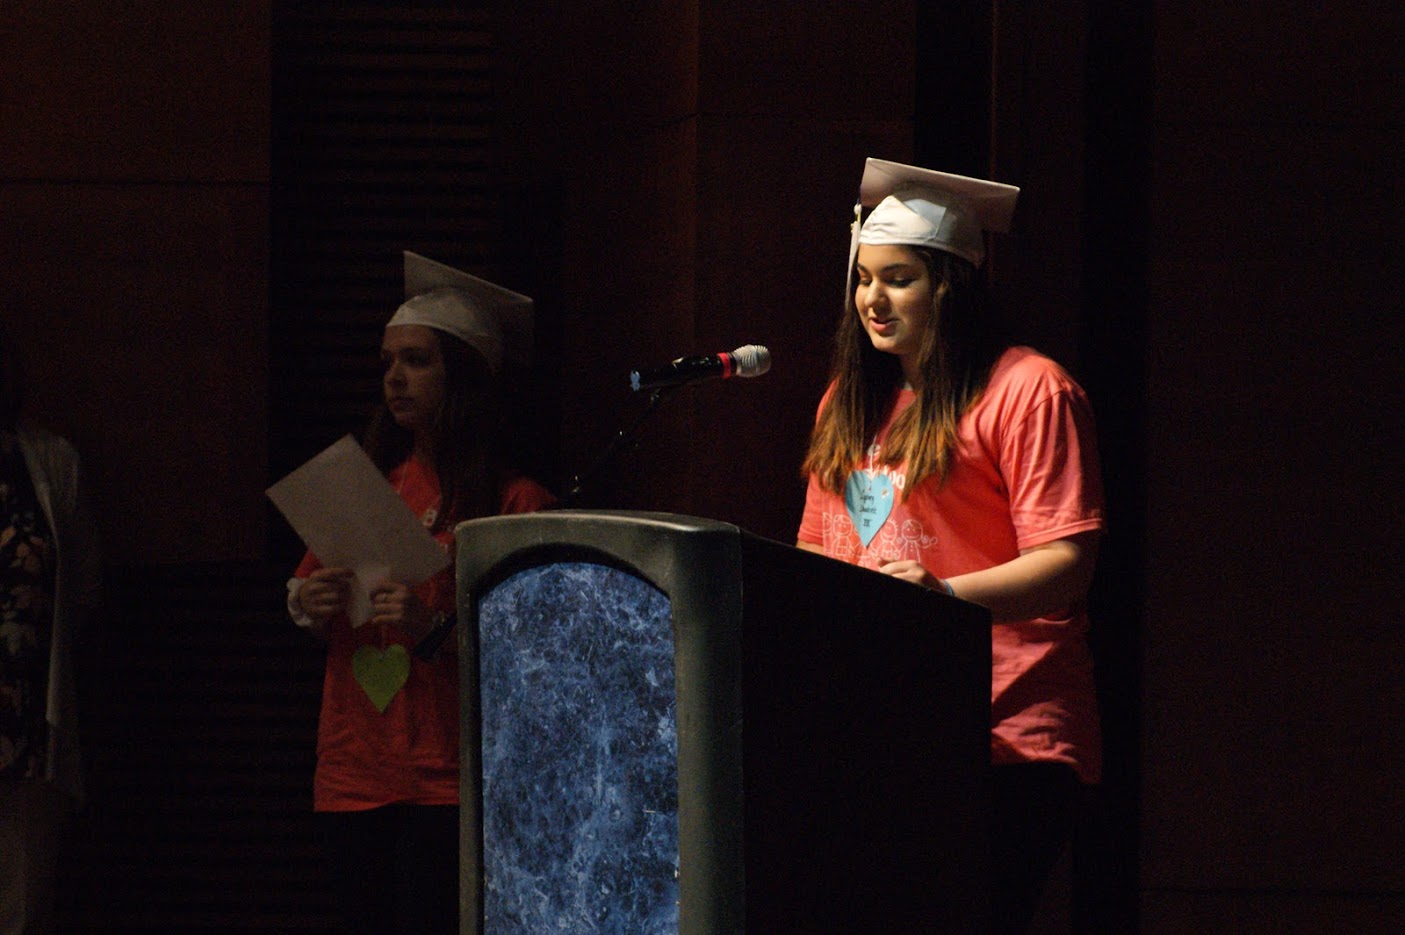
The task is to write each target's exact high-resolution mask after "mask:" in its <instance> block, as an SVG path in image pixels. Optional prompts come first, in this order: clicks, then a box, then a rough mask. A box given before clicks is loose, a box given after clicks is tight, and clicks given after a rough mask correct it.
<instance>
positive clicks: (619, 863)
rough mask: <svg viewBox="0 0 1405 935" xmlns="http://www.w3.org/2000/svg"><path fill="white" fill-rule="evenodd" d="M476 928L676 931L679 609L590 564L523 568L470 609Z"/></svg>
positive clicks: (526, 934) (643, 586)
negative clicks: (478, 733)
mask: <svg viewBox="0 0 1405 935" xmlns="http://www.w3.org/2000/svg"><path fill="white" fill-rule="evenodd" d="M478 643H479V647H480V649H479V697H480V700H481V705H482V775H483V782H482V816H483V819H482V820H483V867H484V881H483V893H484V896H483V930H484V931H485V932H489V933H492V935H510V933H511V935H515V933H523V935H536V933H541V932H621V933H639V935H674V933H676V932H677V931H678V732H677V728H676V725H675V713H674V678H673V654H674V650H673V638H672V615H671V610H670V606H669V600H668V598H667V596H666V595H664V594H663V593H662V592H661V591H659V590H658V589H657V588H655V587H654V586H653V585H651V584H649V583H648V582H647V581H644V580H642V579H640V578H638V577H635V576H633V575H630V574H627V573H626V572H624V571H621V570H619V569H616V568H611V567H609V566H605V565H599V564H593V563H588V562H558V563H552V564H547V565H540V566H537V567H535V568H530V569H527V570H525V571H521V572H518V573H516V574H514V575H513V576H512V577H510V578H508V579H507V580H505V581H503V582H502V583H501V584H499V585H497V586H496V587H495V588H493V589H492V590H491V591H489V592H487V593H486V594H485V595H484V597H483V598H482V600H481V602H480V605H479V612H478Z"/></svg>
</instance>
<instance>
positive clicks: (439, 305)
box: [289, 252, 553, 933]
mask: <svg viewBox="0 0 1405 935" xmlns="http://www.w3.org/2000/svg"><path fill="white" fill-rule="evenodd" d="M405 291H406V296H407V298H406V300H405V303H404V304H403V305H401V306H400V308H399V309H398V310H397V311H396V313H395V315H394V316H393V317H392V318H391V319H390V321H389V322H388V323H387V325H386V328H385V333H384V335H383V337H382V340H381V362H382V365H383V367H384V377H383V380H382V392H383V397H384V398H383V402H382V404H381V405H380V407H379V408H378V410H377V412H376V413H375V415H374V416H373V417H372V419H371V423H370V426H369V428H368V429H367V432H366V437H365V440H364V445H365V447H366V449H367V452H368V453H369V454H370V456H371V459H372V461H374V462H375V463H376V465H377V466H378V467H379V468H380V469H381V471H382V472H384V473H385V475H386V479H387V480H388V481H389V482H390V484H391V486H392V487H394V488H395V491H396V493H397V494H399V496H400V498H401V499H402V500H404V502H405V503H406V504H407V505H408V506H409V507H410V509H411V510H412V511H413V512H414V513H415V515H417V516H419V517H420V518H421V520H422V522H423V523H424V525H425V527H426V528H428V529H429V531H430V533H431V534H432V535H433V537H434V538H435V539H436V540H437V541H438V542H439V543H440V545H441V546H442V547H443V548H444V549H445V550H446V551H449V552H450V555H451V557H452V554H453V553H452V546H453V529H454V526H455V525H456V524H457V523H459V522H460V521H462V520H465V519H471V518H474V517H480V516H492V515H497V514H505V513H523V512H530V511H532V510H536V509H539V508H541V507H543V506H546V505H547V504H549V503H550V502H551V501H552V499H553V498H552V496H551V494H550V493H548V492H547V491H546V490H545V489H544V488H543V487H542V486H541V485H539V484H537V483H535V482H534V481H532V480H530V479H529V478H526V477H524V476H521V475H520V474H517V473H515V472H514V471H512V470H511V469H510V468H509V466H508V465H507V464H506V463H505V462H504V458H503V455H502V448H501V445H500V441H501V438H502V435H501V433H502V431H503V428H504V427H503V425H502V424H501V421H500V419H501V415H502V411H503V409H502V405H501V400H500V399H499V391H500V387H501V382H500V380H499V377H500V375H501V373H502V371H503V369H504V368H505V367H508V366H522V365H524V364H525V363H526V358H527V353H528V349H529V336H530V326H531V302H530V300H529V299H526V298H525V297H524V296H518V295H516V294H515V293H512V292H509V291H508V290H505V289H502V288H500V287H498V286H495V285H493V284H492V283H487V282H484V281H483V280H480V279H477V278H476V277H472V276H469V275H467V274H465V273H462V272H459V271H457V270H454V269H451V268H449V267H447V266H444V265H442V264H439V263H436V262H434V261H432V260H428V259H425V258H423V257H420V256H417V255H416V254H413V253H408V252H407V253H406V254H405ZM348 508H349V509H354V504H349V505H348ZM358 587H369V588H370V603H371V614H370V618H369V620H367V621H366V622H365V624H364V625H362V626H359V627H353V626H352V625H351V621H350V619H349V616H348V610H349V609H350V608H351V606H352V601H353V589H354V588H358ZM455 599H456V597H455V584H454V575H453V566H452V564H451V565H450V567H449V568H447V569H446V570H444V571H442V572H440V573H439V574H437V575H435V576H434V577H432V578H430V579H429V580H428V581H425V582H423V583H419V584H415V585H411V584H408V583H404V582H397V581H381V582H358V581H356V579H355V576H354V575H353V574H352V572H351V571H350V570H349V569H346V568H324V567H322V565H321V563H320V562H319V561H318V559H317V557H316V556H315V555H312V554H309V555H307V556H306V557H305V558H304V559H303V561H302V563H301V565H299V566H298V569H297V571H296V573H295V575H294V577H293V579H292V580H291V581H290V582H289V610H290V612H291V613H292V616H293V619H294V621H295V622H296V623H298V624H299V625H301V626H304V627H306V628H308V629H309V630H311V631H313V632H315V633H317V634H319V635H320V636H321V637H322V638H324V639H325V641H326V644H327V663H326V674H325V677H324V682H323V691H322V711H321V716H320V719H319V724H318V739H317V770H316V774H315V777H314V781H313V799H314V808H315V809H316V811H317V812H318V813H319V814H320V815H321V816H322V818H321V821H322V830H323V835H324V839H325V841H326V844H327V850H328V852H329V855H330V857H331V860H332V867H333V875H334V879H335V882H336V885H337V896H338V900H339V903H340V905H341V908H342V909H343V911H344V913H345V916H346V925H347V926H348V928H347V931H354V932H368V933H369V932H456V931H458V827H459V825H458V801H459V741H458V736H459V735H458V723H459V690H458V660H457V656H456V653H455V651H454V647H455V640H454V638H453V637H452V635H450V634H449V631H450V630H451V629H452V628H453V626H454V611H455ZM429 648H433V652H432V654H431V653H429V652H427V651H426V650H427V649H429ZM416 649H419V652H418V653H417V652H416ZM423 656H427V657H428V658H421V657H423Z"/></svg>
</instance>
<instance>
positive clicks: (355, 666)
mask: <svg viewBox="0 0 1405 935" xmlns="http://www.w3.org/2000/svg"><path fill="white" fill-rule="evenodd" d="M351 672H352V674H353V675H355V676H356V682H357V684H358V685H360V686H361V689H362V691H364V692H365V693H366V697H367V698H370V699H371V704H373V705H375V706H376V710H377V711H379V712H381V713H382V714H384V713H385V709H386V708H387V707H389V706H390V700H391V699H392V698H394V697H395V693H396V692H398V691H400V689H401V688H404V687H405V680H406V679H408V678H409V677H410V654H409V653H408V652H406V651H405V647H404V646H401V645H400V644H399V643H392V644H391V645H389V646H387V647H386V648H385V652H381V651H380V650H379V649H376V647H374V646H362V647H361V648H360V649H358V650H356V652H354V653H352V654H351Z"/></svg>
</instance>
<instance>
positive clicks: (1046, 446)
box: [799, 347, 1103, 782]
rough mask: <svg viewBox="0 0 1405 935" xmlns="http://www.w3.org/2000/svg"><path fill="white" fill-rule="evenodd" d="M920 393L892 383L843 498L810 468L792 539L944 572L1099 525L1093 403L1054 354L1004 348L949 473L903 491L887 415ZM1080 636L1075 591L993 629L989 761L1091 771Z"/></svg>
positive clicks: (1089, 777) (1089, 670)
mask: <svg viewBox="0 0 1405 935" xmlns="http://www.w3.org/2000/svg"><path fill="white" fill-rule="evenodd" d="M914 399H915V396H914V394H913V393H912V392H911V391H909V390H903V391H900V393H899V395H898V399H897V404H896V405H895V407H894V409H893V413H892V416H890V418H889V421H888V423H887V424H885V425H884V426H883V427H882V429H881V430H880V431H879V433H878V435H877V437H876V440H875V443H874V445H872V446H871V447H870V449H869V451H868V452H867V453H866V455H865V459H864V463H863V464H861V465H859V466H858V468H857V469H856V470H855V471H854V472H853V473H852V474H850V476H849V479H848V483H847V484H846V488H845V494H844V496H837V495H835V494H833V493H831V492H830V491H828V490H825V489H823V488H822V487H821V486H820V484H819V483H818V481H817V480H816V479H815V478H814V477H811V479H810V485H809V489H808V491H807V493H806V498H805V513H804V516H803V518H802V520H801V524H800V533H799V539H800V541H802V542H805V543H810V544H813V545H817V546H819V547H820V548H821V549H822V550H823V552H824V554H825V555H827V556H829V557H830V558H835V559H838V560H840V561H844V562H849V563H851V564H855V565H860V566H863V567H865V568H877V567H878V566H880V565H882V564H885V563H887V562H892V561H897V560H900V559H915V560H916V561H918V562H919V563H921V564H922V566H923V567H924V568H926V569H927V570H928V571H930V572H931V573H932V574H934V575H936V576H937V577H939V578H950V577H954V576H956V575H961V574H965V573H967V572H972V571H979V570H981V569H985V568H991V567H993V566H995V565H1000V564H1003V563H1005V562H1008V561H1010V560H1012V559H1014V558H1016V557H1018V555H1019V554H1020V550H1021V549H1027V548H1030V547H1032V546H1036V545H1042V544H1045V543H1048V542H1053V541H1055V540H1057V539H1066V538H1068V537H1069V536H1072V535H1075V534H1077V533H1081V532H1088V531H1090V530H1098V529H1102V528H1103V498H1102V480H1101V474H1100V471H1099V467H1098V456H1097V443H1096V439H1095V435H1094V428H1093V417H1092V410H1091V408H1090V406H1089V405H1088V400H1087V398H1086V397H1085V395H1084V393H1083V390H1082V389H1081V388H1080V387H1079V386H1078V384H1077V383H1075V382H1074V381H1073V378H1072V377H1070V376H1069V375H1068V374H1067V373H1066V372H1064V370H1063V369H1062V368H1060V367H1059V366H1058V364H1056V363H1054V362H1053V361H1052V360H1050V359H1049V358H1047V357H1044V356H1042V355H1040V354H1038V353H1037V352H1035V351H1033V350H1031V349H1029V348H1025V347H1014V348H1010V349H1009V350H1007V351H1006V352H1005V353H1004V354H1003V355H1002V356H1001V358H1000V360H999V361H997V362H996V365H995V367H994V369H993V370H992V372H991V376H990V381H989V383H988V385H987V387H986V391H985V392H984V393H983V394H982V395H981V397H980V399H979V400H977V402H976V404H975V405H974V406H972V407H971V408H970V410H968V411H967V413H966V414H965V415H964V416H963V417H962V419H961V422H960V425H959V426H958V433H959V436H960V442H961V446H960V450H959V451H958V452H957V454H956V456H955V457H954V458H953V459H952V465H951V469H950V471H949V472H948V475H947V478H946V483H945V484H942V485H940V486H939V485H938V484H937V482H936V480H935V479H931V478H929V479H928V480H926V481H925V482H923V483H922V484H920V485H919V486H918V487H917V488H916V489H915V490H913V491H912V492H911V493H910V494H909V496H908V498H907V500H906V502H904V501H903V499H902V491H903V489H904V487H905V485H906V481H907V475H906V469H905V466H903V465H898V466H886V465H884V464H883V463H882V461H881V458H880V457H879V455H880V454H881V452H882V446H883V443H884V441H885V440H886V439H887V436H888V431H889V429H890V427H891V425H892V419H893V418H896V416H897V415H898V413H900V412H902V410H903V409H905V408H907V407H908V406H909V405H911V404H912V402H913V401H914ZM821 405H823V403H821ZM1087 634H1088V616H1087V610H1086V608H1085V607H1084V606H1083V605H1082V604H1081V603H1080V604H1078V605H1076V606H1072V607H1068V608H1064V609H1063V610H1061V611H1060V612H1058V613H1055V614H1052V615H1050V616H1048V617H1041V618H1037V619H1033V620H1018V621H1000V622H997V623H996V624H995V625H994V626H993V627H992V629H991V650H992V660H993V671H992V677H991V732H992V736H991V757H992V760H993V761H994V762H996V763H1018V762H1026V761H1032V760H1033V761H1039V760H1043V761H1055V762H1065V763H1069V764H1072V765H1073V766H1074V768H1075V769H1076V770H1077V771H1078V774H1079V776H1080V777H1081V778H1082V779H1083V780H1084V781H1085V782H1096V781H1097V779H1098V777H1099V774H1100V772H1101V767H1102V764H1101V745H1100V742H1099V727H1098V716H1097V705H1096V702H1095V699H1094V694H1093V662H1092V657H1091V654H1090V653H1089V651H1088V644H1087Z"/></svg>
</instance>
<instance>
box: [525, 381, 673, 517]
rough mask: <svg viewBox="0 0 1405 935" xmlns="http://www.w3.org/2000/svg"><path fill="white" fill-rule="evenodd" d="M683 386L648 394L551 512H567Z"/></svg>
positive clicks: (669, 387) (666, 387)
mask: <svg viewBox="0 0 1405 935" xmlns="http://www.w3.org/2000/svg"><path fill="white" fill-rule="evenodd" d="M682 385H683V384H681V383H679V384H676V385H673V386H660V387H658V388H657V389H655V390H654V391H653V392H652V393H650V394H649V401H648V402H647V403H645V405H644V409H643V411H641V412H640V413H639V414H638V415H637V416H635V417H634V421H632V422H630V423H629V425H627V426H625V427H624V428H622V429H620V430H619V431H618V432H616V433H615V437H614V438H612V439H610V443H609V444H608V445H606V446H605V450H604V451H603V452H601V453H600V457H598V458H597V459H596V460H595V463H594V464H592V465H591V466H590V467H589V468H588V469H587V470H586V471H585V473H583V474H577V475H575V476H573V477H572V478H571V489H570V490H568V491H567V492H566V495H565V496H564V497H562V498H561V499H560V500H558V501H557V502H556V503H555V504H553V505H552V507H551V509H553V510H569V509H570V508H571V507H572V506H574V505H575V504H576V501H578V500H579V499H580V496H581V494H582V493H584V492H585V489H586V486H587V485H588V484H589V483H590V482H591V481H593V480H594V479H595V478H596V476H598V475H599V474H600V472H601V471H602V470H604V469H605V467H606V466H607V465H608V464H609V463H610V462H611V461H613V460H614V459H615V457H616V456H618V455H619V454H620V452H622V451H624V450H625V449H626V446H627V445H630V446H631V447H632V442H633V439H634V436H635V435H636V434H637V433H638V432H639V429H640V427H641V426H642V425H643V424H644V420H645V419H647V418H649V416H650V415H652V414H653V412H654V410H655V409H657V408H658V407H659V403H660V402H662V401H663V398H664V397H665V396H667V395H668V394H669V392H670V391H672V390H676V389H678V387H679V386H682Z"/></svg>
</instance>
